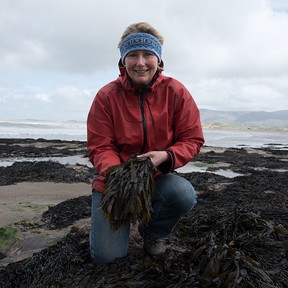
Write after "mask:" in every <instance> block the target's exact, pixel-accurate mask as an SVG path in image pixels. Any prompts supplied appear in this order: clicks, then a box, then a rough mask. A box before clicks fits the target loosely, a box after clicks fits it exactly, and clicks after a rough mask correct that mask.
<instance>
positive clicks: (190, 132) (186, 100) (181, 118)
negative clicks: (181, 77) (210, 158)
mask: <svg viewBox="0 0 288 288" xmlns="http://www.w3.org/2000/svg"><path fill="white" fill-rule="evenodd" d="M173 117H174V118H173V126H174V127H173V128H174V142H173V145H171V146H170V147H168V148H167V149H166V150H167V152H168V154H169V156H170V159H169V161H170V171H169V172H171V171H173V170H174V169H177V168H179V167H182V166H184V165H186V164H187V163H188V162H189V161H191V160H192V159H193V158H194V157H195V156H196V155H197V154H198V153H199V152H200V148H201V147H202V145H203V144H204V136H203V131H202V125H201V120H200V111H199V109H198V107H197V105H196V103H195V101H194V99H193V97H192V95H191V94H190V93H189V91H188V90H187V89H186V88H185V87H184V86H183V85H182V87H180V89H178V91H177V93H176V95H175V110H174V116H173ZM166 170H167V167H166Z"/></svg>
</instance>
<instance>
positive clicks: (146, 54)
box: [144, 53, 154, 58]
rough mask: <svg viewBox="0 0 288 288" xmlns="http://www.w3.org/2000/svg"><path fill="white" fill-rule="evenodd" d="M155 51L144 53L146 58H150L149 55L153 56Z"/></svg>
mask: <svg viewBox="0 0 288 288" xmlns="http://www.w3.org/2000/svg"><path fill="white" fill-rule="evenodd" d="M153 55H154V54H153V53H145V54H144V57H146V58H149V57H153Z"/></svg>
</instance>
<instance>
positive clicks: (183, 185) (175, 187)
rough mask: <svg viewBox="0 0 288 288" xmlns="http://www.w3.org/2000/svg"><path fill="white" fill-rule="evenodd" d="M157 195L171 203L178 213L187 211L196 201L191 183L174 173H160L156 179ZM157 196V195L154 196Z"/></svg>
mask: <svg viewBox="0 0 288 288" xmlns="http://www.w3.org/2000/svg"><path fill="white" fill-rule="evenodd" d="M156 183H157V184H156V185H157V186H156V190H157V192H156V193H157V194H159V196H158V197H161V198H162V201H164V202H170V203H173V206H174V207H175V209H177V210H178V211H179V212H180V211H181V213H180V214H185V213H187V212H189V211H190V210H191V209H193V207H194V206H195V205H196V203H197V194H196V191H195V189H194V187H193V186H192V184H191V183H190V182H189V181H188V180H187V179H185V178H183V177H181V176H178V175H176V174H168V175H160V176H159V177H158V179H157V180H156ZM156 197H157V196H156Z"/></svg>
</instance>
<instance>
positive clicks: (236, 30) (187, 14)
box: [0, 0, 288, 121]
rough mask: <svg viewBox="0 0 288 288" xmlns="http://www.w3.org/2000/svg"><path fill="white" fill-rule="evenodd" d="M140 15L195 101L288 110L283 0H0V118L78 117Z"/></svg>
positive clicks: (287, 13) (287, 17)
mask: <svg viewBox="0 0 288 288" xmlns="http://www.w3.org/2000/svg"><path fill="white" fill-rule="evenodd" d="M139 21H147V22H149V23H150V24H152V25H153V26H154V27H155V28H156V29H157V30H158V31H159V32H160V33H161V34H162V35H163V36H164V38H165V40H164V46H163V61H164V64H165V71H164V74H165V75H168V76H172V77H174V78H176V79H178V80H179V81H181V82H182V83H183V84H184V85H185V86H186V87H187V88H188V89H189V91H190V92H191V94H192V95H193V97H194V99H195V100H196V102H197V104H198V106H199V108H200V109H213V110H233V111H235V110H241V111H252V110H253V111H255V110H256V111H257V110H265V111H276V110H288V52H287V51H288V1H287V0H179V1H176V0H146V1H135V0H134V1H132V0H125V1H119V0H105V1H95V0H25V1H24V0H1V2H0V39H1V40H0V119H7V120H8V119H27V118H29V119H43V120H71V119H73V120H83V121H85V120H86V117H87V113H88V110H89V108H90V105H91V103H92V100H93V98H94V96H95V94H96V92H97V91H98V90H99V89H100V88H101V87H102V86H103V85H105V84H106V83H108V82H110V81H112V80H114V79H115V78H117V76H118V74H119V73H118V67H117V63H118V59H119V56H120V55H119V51H118V48H117V45H118V42H119V39H120V37H121V35H122V33H123V31H124V30H125V28H126V27H127V26H128V25H129V24H131V23H134V22H139Z"/></svg>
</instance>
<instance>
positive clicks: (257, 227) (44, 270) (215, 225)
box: [0, 139, 288, 288]
mask: <svg viewBox="0 0 288 288" xmlns="http://www.w3.org/2000/svg"><path fill="white" fill-rule="evenodd" d="M276 144H277V143H276ZM276 146H277V148H274V147H273V146H271V147H266V148H262V149H252V148H219V147H218V148H215V147H204V148H203V149H202V151H201V153H200V155H199V156H197V158H196V159H195V161H194V164H193V165H194V166H193V169H194V171H192V172H188V173H183V170H182V172H181V171H180V172H179V173H180V174H181V175H182V176H183V177H185V178H186V179H188V180H189V181H190V182H191V183H192V184H193V185H194V187H195V189H196V191H197V193H198V203H197V205H196V207H195V208H194V209H193V211H192V212H190V213H188V214H187V215H186V216H185V217H184V218H183V219H182V220H181V221H180V222H179V223H178V225H177V229H176V230H175V233H174V234H173V235H172V237H170V238H169V239H167V240H166V245H167V251H166V252H165V254H164V255H162V256H160V257H150V256H147V255H145V254H144V252H143V250H142V248H141V245H142V239H141V237H140V236H139V234H138V232H137V229H136V228H137V227H132V230H131V237H130V245H129V253H128V255H127V256H126V257H124V258H122V259H117V260H115V261H114V262H113V263H109V264H107V265H105V266H104V267H96V266H94V265H93V264H92V263H91V260H90V257H89V253H88V232H89V224H90V208H91V185H90V183H91V181H92V180H93V178H94V177H96V173H95V171H94V169H93V168H91V167H89V166H87V165H83V164H77V163H76V164H75V163H74V164H71V163H66V164H61V163H59V162H56V161H53V157H54V158H55V159H59V157H60V158H61V157H67V156H73V157H74V156H77V157H80V158H85V157H86V158H87V152H86V144H85V143H84V142H81V141H78V142H77V141H60V140H59V141H58V140H56V141H55V140H54V141H53V140H50V141H47V140H44V139H38V140H31V139H2V140H0V148H1V150H0V158H1V160H3V159H4V160H5V159H6V160H8V159H12V158H13V159H14V160H15V159H16V160H15V163H14V164H13V165H10V166H5V167H0V175H1V176H0V196H1V197H0V208H1V210H0V232H1V233H0V243H1V245H0V256H1V257H0V287H13V288H14V287H91V286H92V287H139V286H145V287H175V285H176V284H177V285H178V286H177V287H216V286H215V285H217V286H218V287H268V286H267V285H269V287H275V288H276V287H277V288H278V287H280V288H281V287H287V283H288V272H287V271H288V262H287V256H288V251H287V243H288V216H287V215H288V193H287V187H288V185H287V184H288V183H287V181H288V180H287V179H288V147H285V146H283V145H282V146H281V145H280V148H279V145H276ZM47 157H50V160H48V161H47V160H46V158H47ZM29 159H30V160H29ZM41 159H45V161H41ZM67 159H68V158H67ZM64 162H65V161H64ZM12 232H13V233H12ZM14 232H15V233H14ZM11 235H12V236H11ZM13 237H14V238H13ZM56 267H57V268H56ZM119 271H121V273H119ZM71 275H73V277H72V276H71ZM261 285H262V286H261ZM265 285H266V286H265Z"/></svg>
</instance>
